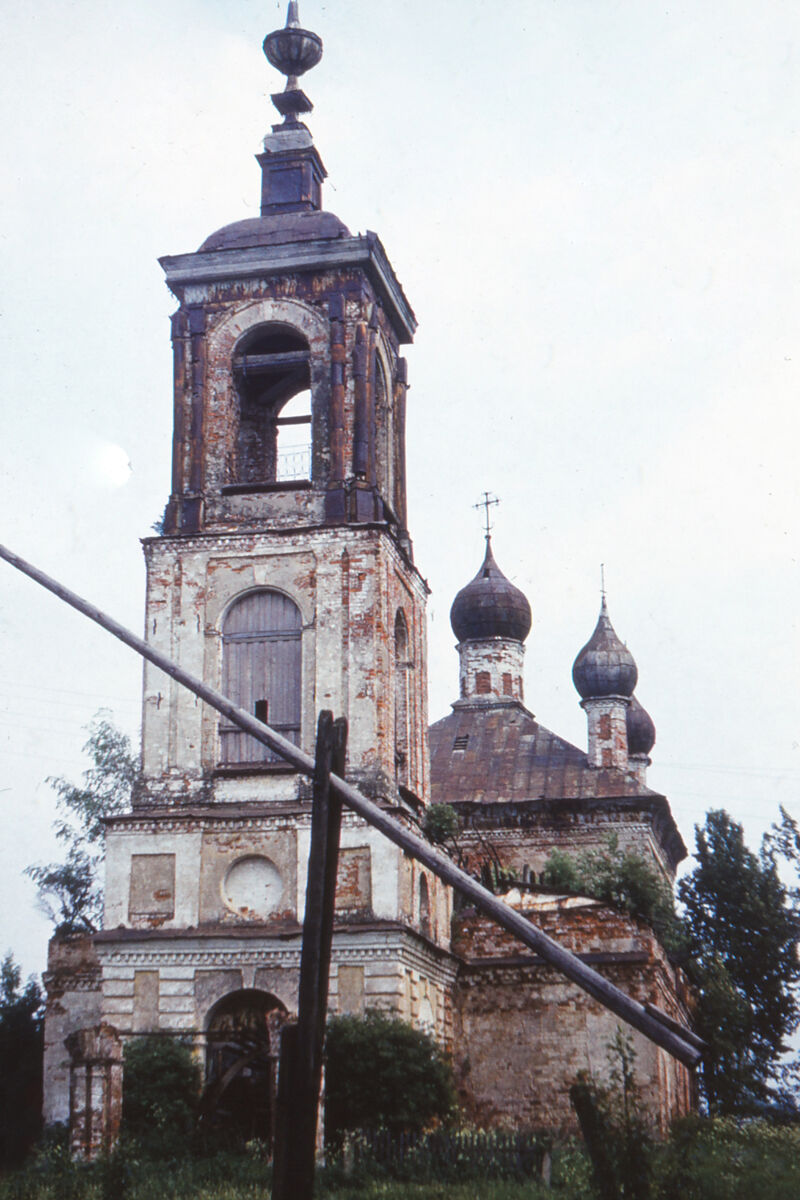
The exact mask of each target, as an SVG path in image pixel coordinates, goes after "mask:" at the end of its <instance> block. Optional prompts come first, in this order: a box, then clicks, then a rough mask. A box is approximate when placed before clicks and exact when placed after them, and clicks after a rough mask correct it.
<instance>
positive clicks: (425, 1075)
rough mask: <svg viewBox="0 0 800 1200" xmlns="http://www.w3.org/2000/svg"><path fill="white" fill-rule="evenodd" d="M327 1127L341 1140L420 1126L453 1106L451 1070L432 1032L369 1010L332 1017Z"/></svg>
mask: <svg viewBox="0 0 800 1200" xmlns="http://www.w3.org/2000/svg"><path fill="white" fill-rule="evenodd" d="M325 1063H326V1068H325V1130H326V1136H327V1138H328V1140H329V1141H331V1142H333V1143H337V1142H339V1141H340V1140H341V1137H342V1135H343V1133H344V1132H345V1131H347V1130H355V1129H380V1128H385V1129H388V1130H390V1131H391V1132H393V1133H400V1132H409V1131H420V1130H423V1129H426V1128H429V1127H431V1126H433V1125H435V1124H437V1123H440V1122H443V1121H446V1120H447V1119H448V1118H449V1117H450V1116H451V1115H452V1114H453V1112H454V1110H455V1103H456V1101H455V1089H454V1086H453V1074H452V1069H451V1067H450V1064H449V1062H448V1060H447V1059H446V1058H445V1056H444V1054H443V1052H442V1051H441V1049H440V1048H439V1046H438V1045H437V1043H436V1042H435V1040H434V1039H433V1038H432V1037H431V1036H430V1034H427V1033H423V1032H422V1031H421V1030H419V1029H414V1028H413V1027H412V1026H411V1025H408V1024H407V1023H406V1022H405V1021H401V1020H399V1019H398V1018H396V1017H388V1016H385V1015H384V1014H383V1013H380V1012H376V1011H374V1010H370V1011H369V1012H367V1013H366V1014H365V1015H364V1016H363V1017H355V1016H349V1017H333V1018H332V1019H331V1021H330V1022H329V1023H328V1032H327V1038H326V1042H325Z"/></svg>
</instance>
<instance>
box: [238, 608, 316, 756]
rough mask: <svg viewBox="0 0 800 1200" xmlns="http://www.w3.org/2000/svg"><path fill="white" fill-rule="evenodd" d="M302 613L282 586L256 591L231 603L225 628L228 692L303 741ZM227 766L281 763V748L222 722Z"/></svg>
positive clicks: (260, 717) (240, 703) (279, 729)
mask: <svg viewBox="0 0 800 1200" xmlns="http://www.w3.org/2000/svg"><path fill="white" fill-rule="evenodd" d="M301 638H302V618H301V615H300V610H299V608H298V607H297V605H296V604H295V603H294V601H293V600H290V599H289V597H288V596H284V595H283V593H282V592H274V591H269V590H264V591H259V592H251V593H250V594H249V595H247V596H244V597H242V599H241V600H238V601H236V603H235V604H234V605H233V606H232V607H231V609H230V611H229V612H228V615H227V617H226V619H225V624H224V626H223V632H222V685H223V691H224V692H225V695H226V696H227V697H228V698H229V699H230V700H232V701H233V703H234V704H237V705H238V706H239V707H240V708H243V709H245V710H246V711H247V712H251V713H253V714H254V716H255V717H256V718H257V719H258V720H259V721H264V722H267V721H268V722H269V724H270V725H271V726H272V728H273V729H275V730H276V731H277V732H278V733H282V734H283V736H284V737H286V738H288V739H289V741H290V742H294V744H295V745H299V744H300V712H301V696H300V685H301V667H302V661H301ZM220 743H221V745H220V750H221V754H220V760H221V763H222V765H223V766H239V765H247V764H258V763H280V762H283V761H284V760H283V759H282V758H281V757H280V755H279V754H276V753H275V752H274V751H273V750H270V749H269V747H268V746H264V745H263V744H262V743H261V742H257V741H256V740H255V738H252V737H249V736H248V734H246V733H243V732H242V731H241V730H240V729H238V728H237V727H236V726H233V725H229V724H227V723H226V722H224V721H223V722H221V724H220Z"/></svg>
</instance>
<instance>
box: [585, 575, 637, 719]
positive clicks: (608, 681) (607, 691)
mask: <svg viewBox="0 0 800 1200" xmlns="http://www.w3.org/2000/svg"><path fill="white" fill-rule="evenodd" d="M638 678H639V672H638V671H637V669H636V663H635V662H634V660H633V655H632V654H631V652H630V650H629V649H628V648H627V646H624V645H623V644H622V642H621V641H620V640H619V638H618V637H617V635H616V633H615V632H614V626H613V625H612V624H611V622H610V620H609V619H608V609H607V608H606V598H605V596H603V603H602V605H601V608H600V617H599V619H598V621H597V626H596V627H595V631H594V633H593V634H592V636H591V637H590V638H589V641H588V642H587V643H586V645H585V646H584V647H583V649H582V650H581V652H580V654H579V655H578V657H577V658H576V659H575V662H574V664H573V667H572V681H573V683H574V684H575V687H576V688H577V690H578V692H579V694H580V696H581V699H583V700H590V699H596V698H598V697H601V696H632V695H633V689H634V688H635V687H636V681H637V679H638Z"/></svg>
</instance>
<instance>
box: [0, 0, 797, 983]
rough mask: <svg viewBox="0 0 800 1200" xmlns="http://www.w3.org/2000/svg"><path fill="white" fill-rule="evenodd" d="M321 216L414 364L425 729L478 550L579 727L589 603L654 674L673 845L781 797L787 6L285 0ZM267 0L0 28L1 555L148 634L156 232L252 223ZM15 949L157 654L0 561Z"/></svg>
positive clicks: (793, 276) (545, 692)
mask: <svg viewBox="0 0 800 1200" xmlns="http://www.w3.org/2000/svg"><path fill="white" fill-rule="evenodd" d="M300 15H301V18H302V21H303V24H304V25H306V26H307V27H309V28H312V29H314V30H315V31H316V32H318V33H319V34H320V35H321V36H322V38H323V41H324V43H325V55H324V58H323V61H322V63H321V65H320V66H319V67H318V68H317V69H316V70H315V71H313V72H312V73H311V74H309V75H307V76H306V77H305V79H304V87H305V90H306V92H307V93H308V94H309V95H310V96H311V98H312V100H313V101H314V104H315V112H314V113H313V114H312V116H311V118H310V119H309V125H310V127H311V129H312V131H313V133H314V136H315V140H316V144H317V146H318V148H319V150H320V152H321V154H322V157H323V159H324V161H325V163H326V166H327V168H328V171H329V173H330V177H329V180H328V182H327V184H326V188H325V206H326V207H327V208H328V209H330V210H332V211H334V212H335V213H336V214H337V215H338V216H339V217H341V218H342V219H343V220H344V221H345V222H346V224H347V225H348V226H349V228H350V229H351V230H352V232H354V233H356V232H363V231H364V230H366V229H372V230H375V231H376V232H378V233H379V235H380V237H381V239H382V241H383V243H384V245H385V247H386V249H387V251H388V253H389V257H390V259H391V261H392V263H393V265H394V267H395V270H396V272H397V274H398V276H399V278H400V280H401V281H402V283H403V285H404V287H405V290H406V293H407V295H408V297H409V299H410V301H411V304H412V306H413V307H414V309H415V311H416V314H417V317H418V319H419V322H420V327H419V332H418V335H417V338H416V342H415V345H414V346H413V347H409V348H408V350H407V357H408V359H409V378H410V382H411V392H410V395H409V425H408V468H409V507H410V514H409V516H410V528H411V533H412V537H413V540H414V546H415V557H416V561H417V564H418V566H419V568H420V570H421V571H422V574H423V575H424V576H425V577H426V579H427V580H428V582H429V584H430V587H431V589H432V595H431V598H430V606H429V613H430V628H429V666H430V713H431V719H432V720H433V719H437V718H438V717H440V716H443V715H445V713H446V712H447V711H448V708H449V705H450V703H451V702H452V701H453V700H455V699H456V696H457V682H458V661H457V656H456V654H455V650H454V641H455V639H454V637H453V634H452V631H451V629H450V625H449V620H448V616H449V609H450V605H451V603H452V600H453V597H454V595H455V593H456V592H457V591H458V589H459V588H460V587H462V586H463V585H464V584H465V583H466V582H467V581H468V580H469V579H470V578H472V576H473V575H474V574H475V572H476V571H477V569H478V567H479V566H480V563H481V558H482V553H483V542H482V519H481V514H480V513H479V512H478V511H476V510H475V509H474V507H473V506H474V505H475V504H476V502H478V501H479V500H480V497H481V494H482V493H483V492H484V491H485V490H488V491H490V492H492V493H494V494H495V495H496V496H498V497H499V499H500V500H501V504H500V505H499V506H498V508H497V509H495V510H494V512H493V520H494V524H495V528H494V535H493V536H494V549H495V556H496V558H497V560H498V563H499V565H500V566H501V568H502V569H503V571H504V572H505V573H506V575H508V576H509V578H510V579H512V580H513V581H514V582H515V583H516V584H517V585H518V586H519V587H521V588H522V589H523V590H524V591H525V593H526V595H527V596H528V598H529V600H530V603H531V607H532V609H533V617H534V625H533V631H532V633H531V635H530V637H529V639H528V643H527V667H526V702H527V704H528V706H529V708H530V709H531V710H532V711H533V712H534V713H535V714H536V716H537V718H538V719H539V720H540V721H541V722H542V724H544V725H546V726H547V727H548V728H550V729H553V730H555V731H556V732H558V733H559V734H561V735H562V736H564V737H566V738H568V739H569V740H570V741H572V742H574V743H575V744H577V745H579V746H584V745H585V742H586V727H585V717H584V714H583V713H582V711H581V710H580V708H579V706H578V697H577V694H576V692H575V690H574V688H573V686H572V682H571V666H572V662H573V660H574V658H575V656H576V654H577V652H578V651H579V649H580V648H581V646H582V645H583V644H584V643H585V642H586V641H587V640H588V638H589V636H590V635H591V632H592V630H593V628H594V625H595V621H596V619H597V613H598V609H599V600H600V597H599V589H600V564H601V563H604V564H605V572H606V585H607V588H608V602H609V608H610V614H611V618H612V621H613V622H614V625H615V628H616V630H617V632H618V633H619V635H620V636H621V637H622V638H623V639H624V640H625V641H626V642H627V644H628V646H629V647H630V649H631V651H632V652H633V654H634V657H635V658H636V661H637V663H638V667H639V680H640V682H639V687H638V689H637V694H638V696H639V698H640V699H641V701H642V703H643V704H644V705H645V707H646V708H647V709H648V711H649V712H650V714H651V716H652V717H653V719H654V721H655V724H656V728H657V731H658V740H657V743H656V747H655V749H654V751H653V766H652V768H651V770H650V774H649V783H650V786H652V787H654V788H656V789H657V790H660V791H663V792H665V793H666V794H667V795H668V796H669V798H670V801H671V803H672V808H673V812H674V815H675V817H676V820H677V821H678V824H679V827H680V828H681V830H682V833H683V836H684V839H685V840H686V842H687V845H688V846H689V847H690V848H691V845H692V844H693V826H694V824H695V823H697V822H702V820H703V816H704V813H705V812H706V811H707V810H708V809H709V808H712V807H717V808H719V807H723V808H726V809H728V811H729V812H730V813H731V814H732V815H733V816H734V818H735V819H737V820H739V821H742V822H743V823H744V826H745V831H746V835H747V837H748V840H749V841H750V842H751V844H756V843H757V841H758V839H759V838H760V835H761V832H762V831H763V830H764V829H765V828H766V827H768V826H769V824H770V822H771V821H772V820H773V819H775V818H776V817H777V815H778V806H779V804H783V805H785V806H786V807H787V808H788V809H789V810H790V812H793V813H794V814H795V815H798V816H800V803H799V802H798V784H800V737H799V735H798V721H797V700H796V695H797V685H796V677H797V667H798V654H797V651H798V629H797V614H798V611H800V605H799V604H798V601H799V600H800V596H799V595H798V592H799V590H800V589H799V587H798V527H799V526H800V483H798V470H797V465H796V460H797V446H798V417H797V398H798V385H799V384H800V344H798V328H799V327H798V315H799V313H798V308H799V305H798V287H799V283H798V281H799V280H800V239H798V237H797V216H796V206H797V200H798V197H800V186H798V185H799V184H800V141H799V140H798V121H799V120H800V115H799V114H800V61H799V60H798V55H799V54H800V9H798V7H797V4H796V2H795V0H786V2H783V0H761V2H760V3H758V4H755V3H753V2H752V0H726V3H725V4H724V5H721V4H719V3H717V2H716V0H679V2H677V3H672V2H670V0H662V3H655V2H650V3H646V4H643V3H642V2H641V0H505V3H503V4H502V5H494V4H488V3H477V2H475V0H459V2H458V3H456V0H441V2H440V3H437V4H431V3H430V0H427V2H423V0H403V3H402V4H400V3H392V2H390V3H383V4H381V5H376V4H374V3H369V2H368V0H338V2H337V3H323V2H322V0H301V4H300ZM284 18H285V5H284V4H282V3H281V4H278V3H275V0H261V2H260V3H255V2H254V0H224V2H223V0H194V2H193V3H191V4H190V3H188V0H172V3H171V4H169V5H164V4H156V3H154V2H153V0H137V2H136V4H132V3H127V4H125V3H123V4H118V3H115V4H112V3H110V0H80V3H68V2H66V0H59V2H58V3H54V2H52V0H38V2H37V4H36V5H26V6H21V5H17V6H7V11H6V13H5V15H4V23H3V42H2V46H1V47H0V99H1V102H2V104H3V109H4V112H5V113H6V119H5V120H4V122H3V123H2V125H1V126H0V162H2V167H1V168H0V277H2V279H3V288H2V292H0V388H1V389H2V393H1V394H2V425H0V430H1V431H2V432H1V434H0V512H2V520H0V530H1V531H2V532H0V541H2V542H3V543H4V544H5V545H7V546H9V547H10V548H11V549H12V550H14V551H15V552H16V553H18V554H21V555H22V556H23V557H26V558H28V559H29V560H31V561H33V562H34V563H35V564H36V565H37V566H39V567H41V568H42V569H43V570H45V571H47V572H49V573H50V574H52V575H54V576H55V577H56V578H58V579H59V580H61V581H62V582H63V583H65V584H67V585H68V586H70V587H71V588H73V589H74V590H75V591H77V592H79V593H81V594H83V595H84V596H86V597H87V598H89V599H91V600H92V601H94V602H95V603H96V604H97V605H99V606H100V607H101V608H103V609H105V610H106V611H107V612H109V613H110V614H111V615H113V616H114V617H116V618H117V619H118V620H119V621H121V622H122V623H124V624H126V625H127V626H129V627H130V628H131V629H133V630H134V631H136V632H139V631H140V630H141V627H142V619H143V601H144V571H143V561H142V554H141V547H140V545H139V539H140V538H142V537H144V536H147V535H148V534H149V533H150V527H151V525H152V523H153V522H154V521H156V520H158V518H159V517H160V515H161V513H162V511H163V508H164V504H165V502H166V500H167V498H168V490H169V469H170V468H169V464H170V439H171V349H170V341H169V314H170V312H171V311H173V309H174V307H175V303H174V299H173V298H172V297H171V296H170V294H169V292H168V291H167V288H166V286H165V284H164V282H163V274H162V271H161V269H160V267H159V265H158V261H157V259H158V257H159V256H160V255H164V254H177V253H182V252H185V251H190V250H193V249H196V248H197V247H198V246H199V245H200V243H201V242H202V241H203V240H204V238H205V237H206V236H207V235H208V234H209V233H211V232H212V231H213V230H214V229H216V228H218V227H220V226H222V225H225V224H227V223H229V222H232V221H236V220H239V219H242V218H245V217H248V216H256V215H258V201H259V172H258V167H257V165H256V163H255V161H254V155H255V154H256V153H257V152H258V150H259V149H260V142H261V139H262V138H263V136H264V134H265V133H267V132H268V129H269V126H270V125H271V124H272V123H273V121H274V120H277V119H278V118H277V115H276V114H275V113H274V110H272V109H271V106H270V104H269V100H268V96H269V93H270V92H273V91H277V90H280V89H281V88H282V86H283V80H282V78H281V77H280V76H278V75H277V74H276V73H275V72H274V71H273V69H272V68H271V67H269V66H268V64H267V63H266V60H265V59H264V57H263V54H262V51H261V42H262V39H263V37H264V35H265V34H266V33H267V32H269V31H270V30H271V29H273V28H276V27H278V26H280V25H282V24H283V22H284ZM0 662H1V663H2V679H3V682H4V687H3V689H2V695H1V696H0V913H2V918H0V953H1V952H3V951H4V950H5V948H6V947H8V948H10V949H12V950H13V951H14V953H15V955H16V957H17V959H18V960H19V961H21V963H22V965H23V967H24V969H25V971H26V972H27V971H39V970H41V969H42V967H43V965H44V957H45V947H46V940H47V936H48V932H49V925H48V922H47V920H46V918H45V917H44V916H43V914H42V913H41V912H39V911H38V910H37V908H36V895H35V889H34V887H33V885H32V883H31V882H30V881H29V880H27V879H24V878H22V877H21V874H20V872H21V871H22V870H23V868H24V867H25V866H26V865H28V864H29V863H32V862H37V861H43V860H48V859H50V858H51V857H53V856H54V855H55V854H56V851H57V847H56V845H55V843H54V840H53V836H52V831H51V824H52V820H53V815H54V793H53V790H52V788H51V787H50V786H49V785H48V783H47V778H48V777H49V776H54V775H55V776H67V777H70V778H75V779H77V778H78V777H79V775H80V772H81V770H82V769H83V767H84V766H85V765H86V764H85V760H84V759H83V758H82V756H81V752H80V751H81V746H82V744H83V742H84V741H85V738H86V732H85V727H86V724H87V722H88V721H89V720H90V719H91V717H92V715H93V714H94V713H95V712H96V711H97V710H98V709H100V708H104V709H107V710H109V711H110V713H111V714H112V715H113V718H114V720H115V721H116V722H117V723H118V724H119V725H121V726H122V727H123V728H124V729H125V730H126V731H127V732H128V733H129V734H130V735H131V737H132V738H133V739H134V740H137V739H138V729H139V705H140V701H139V691H140V684H141V664H140V662H139V661H138V659H137V658H136V656H135V655H134V654H133V653H132V652H131V651H129V650H127V649H126V648H125V647H123V646H121V645H118V644H116V643H115V642H113V641H112V639H111V638H110V637H109V635H108V634H106V633H104V632H103V631H101V630H99V629H96V628H94V627H93V626H91V625H90V623H89V622H88V621H86V620H85V618H82V617H80V616H78V615H77V614H75V613H73V612H72V611H71V610H69V609H67V608H66V606H64V605H62V604H60V602H58V601H57V600H55V599H54V598H52V597H51V596H49V595H47V594H46V593H44V592H43V591H41V590H40V589H38V588H37V587H36V585H35V584H33V583H31V582H30V581H28V580H26V579H24V578H23V577H21V576H18V575H17V574H16V573H15V572H13V570H12V569H11V568H10V567H7V566H5V565H3V564H0Z"/></svg>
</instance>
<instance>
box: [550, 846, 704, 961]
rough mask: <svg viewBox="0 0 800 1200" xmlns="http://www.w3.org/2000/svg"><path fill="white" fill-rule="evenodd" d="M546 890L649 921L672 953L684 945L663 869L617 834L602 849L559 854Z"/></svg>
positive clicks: (555, 855) (556, 852) (554, 856)
mask: <svg viewBox="0 0 800 1200" xmlns="http://www.w3.org/2000/svg"><path fill="white" fill-rule="evenodd" d="M541 881H542V885H543V886H544V887H548V888H553V890H555V891H564V892H568V893H570V894H572V895H582V896H591V897H593V898H594V899H595V900H602V901H604V902H605V903H606V904H610V905H611V906H612V907H613V908H617V909H619V910H620V911H622V912H627V913H630V914H631V916H635V917H641V918H642V919H643V920H644V921H647V922H648V924H650V925H651V926H652V927H653V929H654V930H655V932H656V934H657V935H658V936H659V938H660V939H661V941H662V943H663V944H664V945H665V947H666V948H667V949H668V950H669V951H671V952H672V953H677V952H680V951H681V950H682V949H683V946H684V936H683V930H682V927H681V924H680V922H679V921H678V919H677V917H676V915H675V901H674V898H673V894H672V889H671V887H670V886H669V884H668V883H667V881H666V879H665V878H664V876H663V875H662V874H661V873H660V872H659V871H658V869H657V868H656V867H655V866H654V865H653V863H652V862H649V861H648V860H647V859H646V858H644V857H643V856H642V855H641V854H637V853H636V851H634V850H622V849H620V845H619V839H618V838H617V837H616V835H612V836H610V837H609V838H607V839H606V844H605V846H604V847H603V848H602V849H599V850H585V851H584V852H583V853H581V854H577V855H569V854H565V853H564V852H563V851H560V850H554V851H553V852H552V853H551V854H550V856H549V857H548V859H547V862H546V863H545V867H544V870H543V872H542V877H541Z"/></svg>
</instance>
